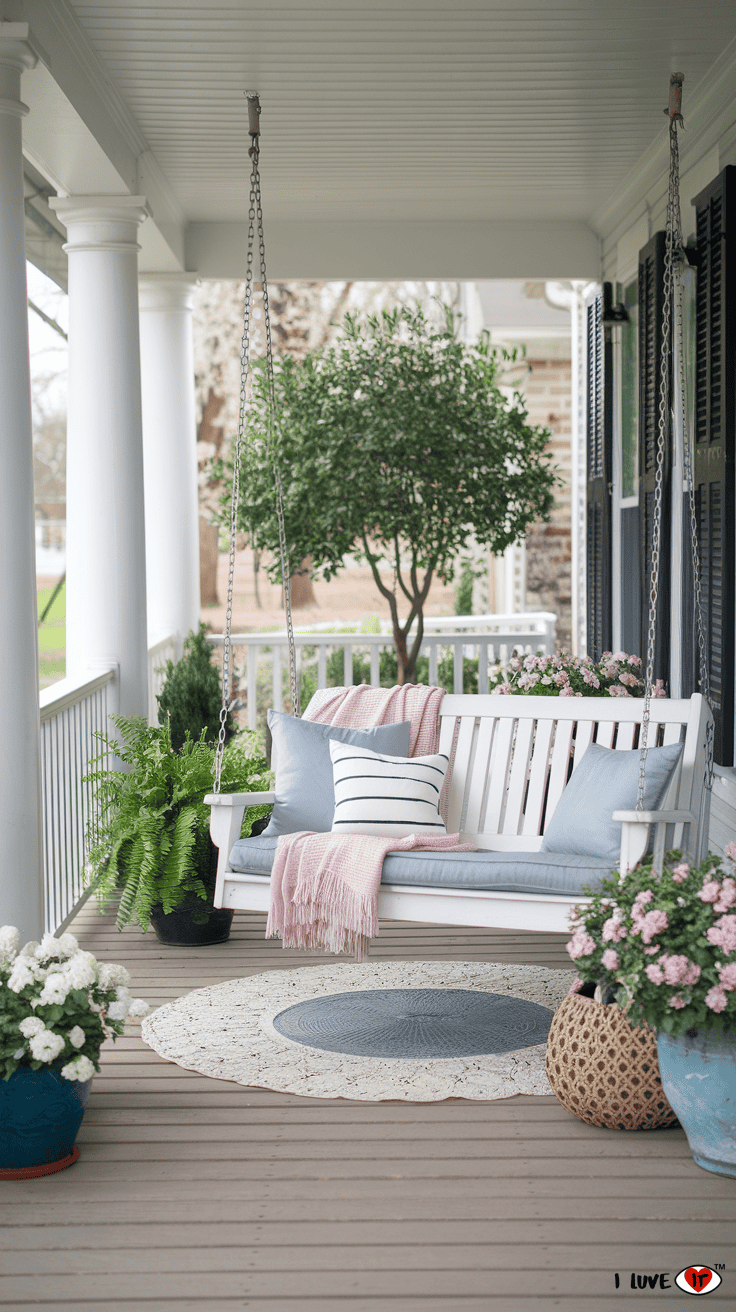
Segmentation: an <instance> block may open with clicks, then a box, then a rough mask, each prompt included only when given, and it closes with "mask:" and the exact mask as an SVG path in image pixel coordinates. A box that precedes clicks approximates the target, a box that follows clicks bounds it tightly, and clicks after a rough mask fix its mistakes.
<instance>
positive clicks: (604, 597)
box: [585, 296, 612, 660]
mask: <svg viewBox="0 0 736 1312" xmlns="http://www.w3.org/2000/svg"><path fill="white" fill-rule="evenodd" d="M602 303H603V302H602V297H601V296H596V297H595V298H594V299H593V300H592V301H591V302H590V303H589V304H588V305H587V306H586V316H587V318H586V335H587V385H586V424H585V432H586V445H587V497H586V574H587V646H588V655H589V656H591V657H592V658H593V660H598V659H600V656H601V653H602V652H604V651H608V650H610V647H611V478H612V470H611V462H612V450H611V419H612V392H611V343H610V341H609V340H606V339H607V338H609V337H610V332H606V331H604V328H603V325H602V324H601V310H602Z"/></svg>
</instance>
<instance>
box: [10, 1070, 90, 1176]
mask: <svg viewBox="0 0 736 1312" xmlns="http://www.w3.org/2000/svg"><path fill="white" fill-rule="evenodd" d="M91 1086H92V1081H91V1080H87V1081H85V1083H84V1084H80V1083H79V1082H77V1081H76V1080H65V1079H64V1078H63V1076H62V1075H61V1072H60V1071H58V1070H53V1069H50V1068H48V1067H47V1068H46V1069H45V1070H43V1069H42V1070H38V1071H31V1070H27V1069H23V1068H21V1069H20V1070H17V1071H16V1072H15V1074H14V1075H11V1077H10V1079H9V1080H0V1172H3V1171H19V1172H20V1171H27V1170H34V1168H40V1167H44V1166H49V1165H51V1164H55V1163H60V1162H64V1164H65V1165H66V1164H68V1165H71V1161H72V1160H76V1157H75V1156H74V1155H73V1154H74V1140H75V1139H76V1137H77V1133H78V1131H79V1127H80V1125H81V1124H82V1117H83V1116H84V1109H85V1107H86V1105H87V1099H88V1098H89V1091H90V1088H91ZM67 1158H69V1159H70V1160H69V1162H68V1163H67V1162H66V1161H65V1159H67Z"/></svg>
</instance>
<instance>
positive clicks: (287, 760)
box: [263, 710, 411, 837]
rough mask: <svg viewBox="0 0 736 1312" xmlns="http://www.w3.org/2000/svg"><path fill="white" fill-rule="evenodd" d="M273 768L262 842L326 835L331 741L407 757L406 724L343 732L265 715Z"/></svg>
mask: <svg viewBox="0 0 736 1312" xmlns="http://www.w3.org/2000/svg"><path fill="white" fill-rule="evenodd" d="M268 727H269V729H270V730H271V738H272V740H273V761H274V763H275V767H276V784H275V789H274V791H275V793H276V803H275V805H274V808H273V811H272V812H271V819H270V820H269V822H268V828H267V829H264V831H263V833H264V837H265V836H269V837H270V836H272V835H278V834H295V833H297V832H298V831H299V830H301V829H310V830H314V831H315V832H316V833H320V834H326V833H328V832H329V830H330V829H331V828H332V817H333V815H334V812H335V785H334V783H333V779H332V760H331V758H330V741H331V740H333V741H336V742H339V743H350V744H352V746H354V747H367V748H368V749H369V751H373V752H385V753H386V755H387V756H388V755H390V756H408V754H409V730H410V728H411V724H410V721H409V720H404V721H403V722H402V723H401V724H380V725H378V726H377V727H376V728H375V729H347V728H342V727H341V726H338V725H334V724H317V723H316V722H315V721H314V720H297V719H295V718H294V716H293V715H287V714H286V712H285V711H273V710H272V711H269V712H268Z"/></svg>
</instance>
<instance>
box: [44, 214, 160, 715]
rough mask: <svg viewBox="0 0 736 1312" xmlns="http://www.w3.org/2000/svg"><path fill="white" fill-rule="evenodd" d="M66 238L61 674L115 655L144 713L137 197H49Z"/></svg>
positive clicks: (131, 698) (126, 696)
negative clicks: (66, 374) (63, 665)
mask: <svg viewBox="0 0 736 1312" xmlns="http://www.w3.org/2000/svg"><path fill="white" fill-rule="evenodd" d="M51 205H52V207H53V209H55V210H56V213H57V214H58V216H59V218H60V219H61V221H62V223H63V224H64V225H65V227H66V230H67V233H68V236H69V241H68V243H67V245H66V246H65V247H64V249H65V250H66V251H67V252H68V254H69V408H68V427H67V475H66V476H67V494H66V501H67V540H66V541H67V545H66V552H67V603H66V607H67V612H66V613H67V620H66V624H67V629H66V632H67V647H66V652H67V655H66V659H67V674H68V675H76V674H80V673H81V672H82V671H84V670H88V669H93V670H96V669H100V668H103V667H109V666H110V665H115V664H117V665H118V666H119V668H120V684H119V709H120V711H121V713H122V714H124V715H144V716H147V714H148V655H147V653H148V647H147V634H146V543H145V528H144V508H143V443H142V432H141V365H140V344H139V334H138V250H139V246H138V242H137V235H138V227H139V225H140V224H141V223H142V222H143V220H144V219H145V217H146V214H147V208H146V202H145V199H144V198H143V197H142V196H77V197H70V198H69V199H61V198H59V199H56V200H52V201H51Z"/></svg>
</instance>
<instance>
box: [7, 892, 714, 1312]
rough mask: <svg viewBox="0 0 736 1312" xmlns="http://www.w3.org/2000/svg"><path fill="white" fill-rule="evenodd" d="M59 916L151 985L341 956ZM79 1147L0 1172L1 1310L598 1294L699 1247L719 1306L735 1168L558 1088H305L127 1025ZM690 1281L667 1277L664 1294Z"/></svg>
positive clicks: (173, 986) (471, 942)
mask: <svg viewBox="0 0 736 1312" xmlns="http://www.w3.org/2000/svg"><path fill="white" fill-rule="evenodd" d="M71 929H72V931H73V932H74V933H75V934H77V936H78V937H79V939H80V942H81V943H82V946H84V947H85V948H87V949H88V950H90V951H92V952H94V953H95V954H96V955H97V956H99V957H100V958H102V959H103V960H108V961H120V962H122V963H123V964H124V965H126V966H127V967H128V969H129V970H130V971H131V973H132V975H133V985H134V991H135V993H136V994H140V996H142V997H146V998H147V999H148V1000H149V1001H151V1002H153V1003H158V1002H163V1001H166V1000H167V999H169V998H174V997H177V996H179V995H180V994H181V993H183V992H188V991H189V990H191V989H193V988H198V987H206V986H207V985H209V984H212V983H217V982H220V981H222V980H226V979H234V978H238V977H242V976H244V975H248V974H254V973H257V972H259V971H264V970H268V971H271V970H283V969H291V968H295V967H302V966H305V965H307V966H317V965H320V964H322V963H323V962H326V961H330V960H332V958H330V957H327V956H311V955H310V956H309V957H308V958H306V957H302V956H300V955H299V954H298V953H293V952H284V951H283V949H282V948H281V947H280V945H279V944H278V943H275V942H272V943H267V942H265V940H264V939H263V929H264V917H262V916H260V915H256V914H251V913H242V914H237V915H236V917H235V922H234V930H233V934H232V936H231V939H230V941H229V942H228V943H227V944H222V945H220V946H218V947H212V948H207V949H174V948H166V947H163V946H162V945H161V944H159V943H158V942H157V941H156V940H155V939H154V938H153V936H152V935H151V934H146V935H143V934H141V933H140V932H139V931H138V930H136V929H134V928H128V929H126V930H125V931H124V932H123V933H122V934H119V933H118V931H117V930H116V929H115V926H114V922H113V920H112V918H111V917H110V916H104V917H100V916H99V915H98V913H97V911H96V909H95V907H94V906H92V905H90V904H88V905H87V906H85V907H84V908H83V909H82V911H81V912H80V914H79V915H78V917H77V919H76V921H75V923H74V925H73V926H71ZM371 960H373V961H400V960H418V961H421V960H426V961H438V960H446V961H462V960H467V961H498V962H504V963H507V962H517V963H520V964H539V965H545V966H548V967H552V968H560V969H568V968H569V960H568V958H567V956H566V953H565V951H564V937H563V936H561V935H554V934H534V935H532V934H528V935H522V934H512V933H509V932H507V931H499V932H497V933H496V932H493V931H489V930H477V931H476V930H465V929H462V930H457V929H455V928H452V927H444V926H436V925H432V926H427V925H414V924H411V923H408V922H407V923H397V922H392V923H391V925H387V926H385V927H383V928H382V933H381V936H380V938H379V939H378V940H377V942H376V943H375V944H374V945H373V946H372V949H371ZM79 1145H80V1149H81V1156H80V1160H79V1162H78V1163H77V1165H76V1166H74V1167H73V1168H72V1169H71V1170H69V1171H66V1172H64V1173H62V1174H61V1175H57V1176H52V1177H48V1178H47V1179H41V1180H33V1181H27V1182H24V1183H23V1184H20V1183H15V1182H14V1183H12V1184H11V1183H7V1182H5V1183H0V1224H2V1226H3V1228H4V1230H3V1241H2V1253H1V1254H0V1305H2V1306H5V1307H12V1308H18V1309H21V1308H22V1309H23V1312H52V1309H55V1308H65V1307H69V1308H70V1309H71V1308H74V1309H75V1312H105V1309H109V1312H125V1310H126V1309H128V1308H131V1309H134V1312H164V1309H166V1308H172V1307H175V1308H176V1309H177V1312H179V1309H181V1312H188V1310H189V1309H196V1310H197V1312H210V1310H211V1312H215V1310H217V1312H227V1310H228V1309H236V1308H237V1309H242V1308H245V1307H247V1308H248V1312H326V1310H329V1312H361V1309H365V1312H425V1309H427V1308H433V1309H437V1312H481V1309H482V1312H488V1308H489V1306H490V1304H491V1302H492V1300H493V1299H495V1300H497V1304H500V1305H501V1306H503V1307H504V1308H505V1307H507V1306H508V1307H509V1309H510V1310H511V1312H548V1309H549V1308H550V1307H563V1306H564V1308H565V1309H566V1310H568V1309H569V1312H603V1309H608V1308H609V1307H610V1306H611V1300H612V1299H613V1298H615V1297H616V1291H615V1288H614V1281H613V1273H614V1272H615V1271H617V1270H619V1271H621V1272H624V1273H625V1277H626V1280H627V1281H628V1279H629V1277H630V1273H631V1271H636V1270H638V1271H647V1270H648V1271H655V1270H657V1271H664V1270H669V1271H670V1272H671V1273H672V1276H674V1273H675V1272H677V1271H678V1270H679V1269H680V1268H681V1267H682V1266H684V1265H689V1264H691V1263H692V1262H693V1261H698V1262H702V1261H704V1260H705V1261H712V1262H716V1261H718V1262H725V1263H726V1264H727V1271H726V1273H725V1275H724V1283H723V1285H722V1286H721V1288H720V1289H719V1290H717V1291H715V1293H714V1295H713V1301H714V1305H715V1303H716V1301H717V1300H719V1299H720V1300H721V1301H723V1300H724V1299H726V1301H728V1300H729V1299H730V1300H731V1301H733V1289H732V1286H731V1285H730V1283H729V1281H730V1277H729V1271H734V1270H735V1269H736V1251H734V1248H733V1244H732V1238H733V1235H734V1224H733V1223H734V1219H736V1181H734V1180H731V1179H728V1178H726V1177H721V1176H716V1175H712V1174H710V1173H708V1172H705V1171H701V1170H700V1169H699V1168H698V1167H696V1166H695V1165H694V1163H693V1161H692V1158H691V1156H690V1152H689V1149H688V1146H687V1142H686V1140H685V1137H684V1135H683V1134H682V1131H681V1130H679V1129H674V1130H668V1131H660V1132H655V1133H651V1134H650V1133H642V1134H640V1135H639V1134H632V1133H621V1134H617V1133H615V1132H611V1131H605V1130H597V1129H595V1128H594V1127H591V1126H587V1125H583V1124H582V1122H580V1121H578V1120H576V1119H575V1118H574V1117H571V1116H569V1115H568V1113H566V1112H565V1111H564V1110H563V1109H562V1108H561V1107H560V1106H559V1105H558V1103H557V1102H556V1100H555V1099H553V1098H549V1097H547V1098H531V1097H517V1098H511V1099H507V1100H504V1101H498V1102H492V1103H477V1102H466V1101H463V1100H459V1099H452V1100H449V1101H447V1102H444V1103H408V1104H407V1103H400V1102H383V1103H363V1102H360V1103H356V1102H351V1101H349V1100H345V1099H312V1098H303V1097H299V1096H298V1095H294V1094H280V1093H275V1092H273V1091H272V1090H267V1089H260V1088H245V1087H242V1086H240V1085H236V1084H233V1083H231V1082H229V1081H220V1080H214V1079H207V1078H206V1077H204V1076H200V1075H197V1074H196V1073H194V1072H188V1071H185V1070H183V1069H182V1068H180V1067H178V1066H174V1065H172V1064H170V1063H168V1062H165V1061H163V1060H162V1059H161V1058H160V1057H158V1055H157V1054H156V1053H154V1052H152V1051H151V1050H150V1049H149V1048H147V1047H146V1046H145V1045H144V1044H143V1043H142V1042H141V1040H140V1038H139V1037H138V1035H137V1034H136V1033H135V1031H133V1032H131V1033H130V1034H129V1035H126V1036H125V1037H124V1038H122V1039H120V1040H119V1041H118V1043H117V1044H116V1045H114V1046H113V1045H107V1046H106V1048H105V1050H104V1051H103V1068H102V1072H101V1074H100V1075H99V1076H98V1077H97V1078H96V1079H95V1083H94V1085H93V1089H92V1094H91V1097H90V1103H89V1108H88V1112H87V1115H86V1117H85V1121H84V1123H83V1126H82V1130H81V1132H80V1135H79ZM729 1245H730V1247H729ZM31 1254H33V1257H32V1259H31V1257H30V1255H31ZM681 1298H682V1295H681V1294H679V1293H678V1291H677V1290H675V1291H674V1293H673V1294H672V1295H670V1293H669V1292H662V1291H657V1299H658V1306H659V1307H660V1308H662V1309H664V1312H668V1309H670V1308H671V1309H673V1312H674V1309H676V1308H678V1307H679V1306H680V1302H681Z"/></svg>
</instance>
